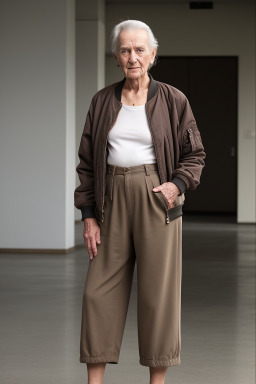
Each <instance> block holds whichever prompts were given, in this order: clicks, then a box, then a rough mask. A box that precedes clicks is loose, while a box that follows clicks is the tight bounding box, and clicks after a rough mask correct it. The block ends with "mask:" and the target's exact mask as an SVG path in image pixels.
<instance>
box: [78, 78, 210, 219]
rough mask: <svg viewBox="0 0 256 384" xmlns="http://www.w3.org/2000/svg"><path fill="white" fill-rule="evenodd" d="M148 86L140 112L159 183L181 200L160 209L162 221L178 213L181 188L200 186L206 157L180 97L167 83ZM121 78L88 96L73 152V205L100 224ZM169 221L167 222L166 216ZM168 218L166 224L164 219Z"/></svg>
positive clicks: (186, 101)
mask: <svg viewBox="0 0 256 384" xmlns="http://www.w3.org/2000/svg"><path fill="white" fill-rule="evenodd" d="M149 77H150V85H149V90H148V96H147V102H146V114H147V119H148V124H149V128H150V132H151V135H152V140H153V144H154V149H155V154H156V160H157V166H158V171H159V177H160V181H161V184H163V183H165V182H168V181H171V182H172V183H174V184H176V185H177V187H178V188H179V190H180V195H179V196H182V197H183V199H181V200H180V203H179V204H178V205H177V206H175V207H174V208H171V209H169V210H167V207H166V203H165V204H163V205H164V207H165V211H166V218H167V220H166V223H169V221H170V220H174V219H175V218H177V217H179V216H180V215H182V205H183V202H184V193H185V191H186V190H193V189H196V187H197V186H198V185H199V183H200V177H201V173H202V169H203V167H204V166H205V162H204V159H205V157H206V154H205V152H204V146H203V144H202V139H201V135H200V132H199V130H198V127H197V124H196V121H195V118H194V115H193V113H192V110H191V107H190V105H189V102H188V99H187V98H186V96H185V95H184V94H183V93H182V92H181V91H179V90H178V89H177V88H174V87H173V86H171V85H168V84H165V83H162V82H159V81H156V80H154V79H153V77H152V76H151V75H150V74H149ZM124 83H125V78H124V79H123V80H122V81H120V82H117V83H114V84H111V85H109V86H107V87H105V88H103V89H101V90H100V91H98V92H97V93H96V94H95V95H94V97H93V98H92V101H91V104H90V108H89V111H88V113H87V117H86V121H85V125H84V130H83V133H82V137H81V142H80V146H79V150H78V156H79V159H80V163H79V164H78V166H77V168H76V171H77V173H78V176H79V179H80V185H79V186H78V187H77V188H76V189H75V193H74V199H75V204H74V205H75V207H76V208H78V209H80V210H81V213H82V220H84V219H85V218H87V217H96V219H97V221H98V223H100V221H103V220H104V200H105V177H106V165H107V156H106V155H107V139H108V133H109V131H110V129H111V128H112V127H113V125H114V123H115V121H116V119H117V115H118V113H119V111H120V109H121V107H122V103H121V92H122V88H123V85H124ZM168 217H169V218H168ZM169 219H170V220H169Z"/></svg>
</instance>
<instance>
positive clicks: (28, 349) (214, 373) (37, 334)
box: [0, 215, 255, 384]
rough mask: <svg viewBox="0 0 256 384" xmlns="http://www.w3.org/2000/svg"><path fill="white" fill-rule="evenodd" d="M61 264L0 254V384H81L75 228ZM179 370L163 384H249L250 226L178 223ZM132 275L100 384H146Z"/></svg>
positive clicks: (80, 252) (83, 259) (80, 270)
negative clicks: (113, 355) (116, 350)
mask: <svg viewBox="0 0 256 384" xmlns="http://www.w3.org/2000/svg"><path fill="white" fill-rule="evenodd" d="M76 241H77V245H78V247H77V249H76V251H75V252H72V253H69V254H67V255H56V254H55V255H54V254H50V255H45V254H32V255H24V254H0V267H1V268H0V277H1V283H0V284H1V290H0V305H1V326H0V332H1V343H0V360H1V363H0V364H1V368H0V383H1V384H5V383H6V384H7V383H11V384H13V383H19V384H31V383H33V384H45V383H47V384H53V383H54V384H58V383H59V384H72V383H74V384H79V383H87V373H86V364H81V363H79V338H80V321H81V303H82V294H83V287H84V280H85V276H86V271H87V266H88V263H89V259H88V255H87V254H86V251H85V248H84V246H82V244H81V243H82V226H81V223H77V224H76ZM182 271H183V272H182V326H181V337H182V343H181V348H182V352H181V365H179V366H174V367H170V368H169V369H168V371H167V377H166V383H173V384H178V383H179V384H181V383H182V384H206V383H207V384H217V383H218V384H226V383H232V384H254V383H255V226H254V225H247V224H239V225H238V224H236V223H235V222H234V220H233V219H232V218H228V217H215V218H211V217H207V216H203V217H196V216H191V215H187V216H185V215H184V216H183V269H182ZM135 276H136V273H135V274H134V281H133V287H132V294H131V300H130V306H129V311H128V316H127V321H126V326H125V332H124V338H123V343H122V348H121V355H120V360H119V364H117V365H114V364H113V365H112V364H107V367H106V372H105V380H104V383H106V384H110V383H111V384H117V383H118V384H120V383H122V384H125V383H127V384H128V383H129V384H131V383H134V384H136V383H139V384H144V383H145V384H146V383H148V382H149V380H148V368H147V367H144V366H142V365H140V364H139V362H138V361H139V356H138V343H137V328H136V280H135Z"/></svg>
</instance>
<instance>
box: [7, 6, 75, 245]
mask: <svg viewBox="0 0 256 384" xmlns="http://www.w3.org/2000/svg"><path fill="white" fill-rule="evenodd" d="M0 18H1V20H0V46H1V70H0V84H1V87H0V105H1V113H0V126H1V139H0V170H1V199H0V225H1V230H0V248H14V249H17V248H18V249H21V248H25V249H68V248H71V247H73V246H74V206H73V204H74V203H73V191H74V187H75V174H74V166H75V165H74V164H75V113H74V107H75V98H74V97H75V88H74V69H75V68H74V67H75V65H74V64H75V61H74V60H75V59H74V57H75V56H74V47H75V39H74V29H75V17H74V0H65V1H63V0H55V1H52V0H44V1H40V0H23V1H19V0H10V1H2V2H1V6H0Z"/></svg>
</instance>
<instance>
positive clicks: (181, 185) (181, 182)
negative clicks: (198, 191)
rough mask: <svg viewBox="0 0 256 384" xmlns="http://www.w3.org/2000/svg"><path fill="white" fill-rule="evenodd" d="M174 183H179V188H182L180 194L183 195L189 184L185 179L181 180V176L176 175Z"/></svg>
mask: <svg viewBox="0 0 256 384" xmlns="http://www.w3.org/2000/svg"><path fill="white" fill-rule="evenodd" d="M172 183H173V184H175V185H177V187H178V188H179V190H180V194H179V195H178V196H180V195H182V193H184V192H185V190H186V189H187V186H186V183H185V181H183V180H181V179H180V178H179V177H176V176H175V177H174V178H173V179H172Z"/></svg>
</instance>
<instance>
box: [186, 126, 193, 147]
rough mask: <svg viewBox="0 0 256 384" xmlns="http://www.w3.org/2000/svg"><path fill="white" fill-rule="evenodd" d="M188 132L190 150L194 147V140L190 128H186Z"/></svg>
mask: <svg viewBox="0 0 256 384" xmlns="http://www.w3.org/2000/svg"><path fill="white" fill-rule="evenodd" d="M187 131H188V134H189V140H190V143H191V147H192V150H194V149H195V140H194V135H193V131H192V129H191V128H188V130H187Z"/></svg>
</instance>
